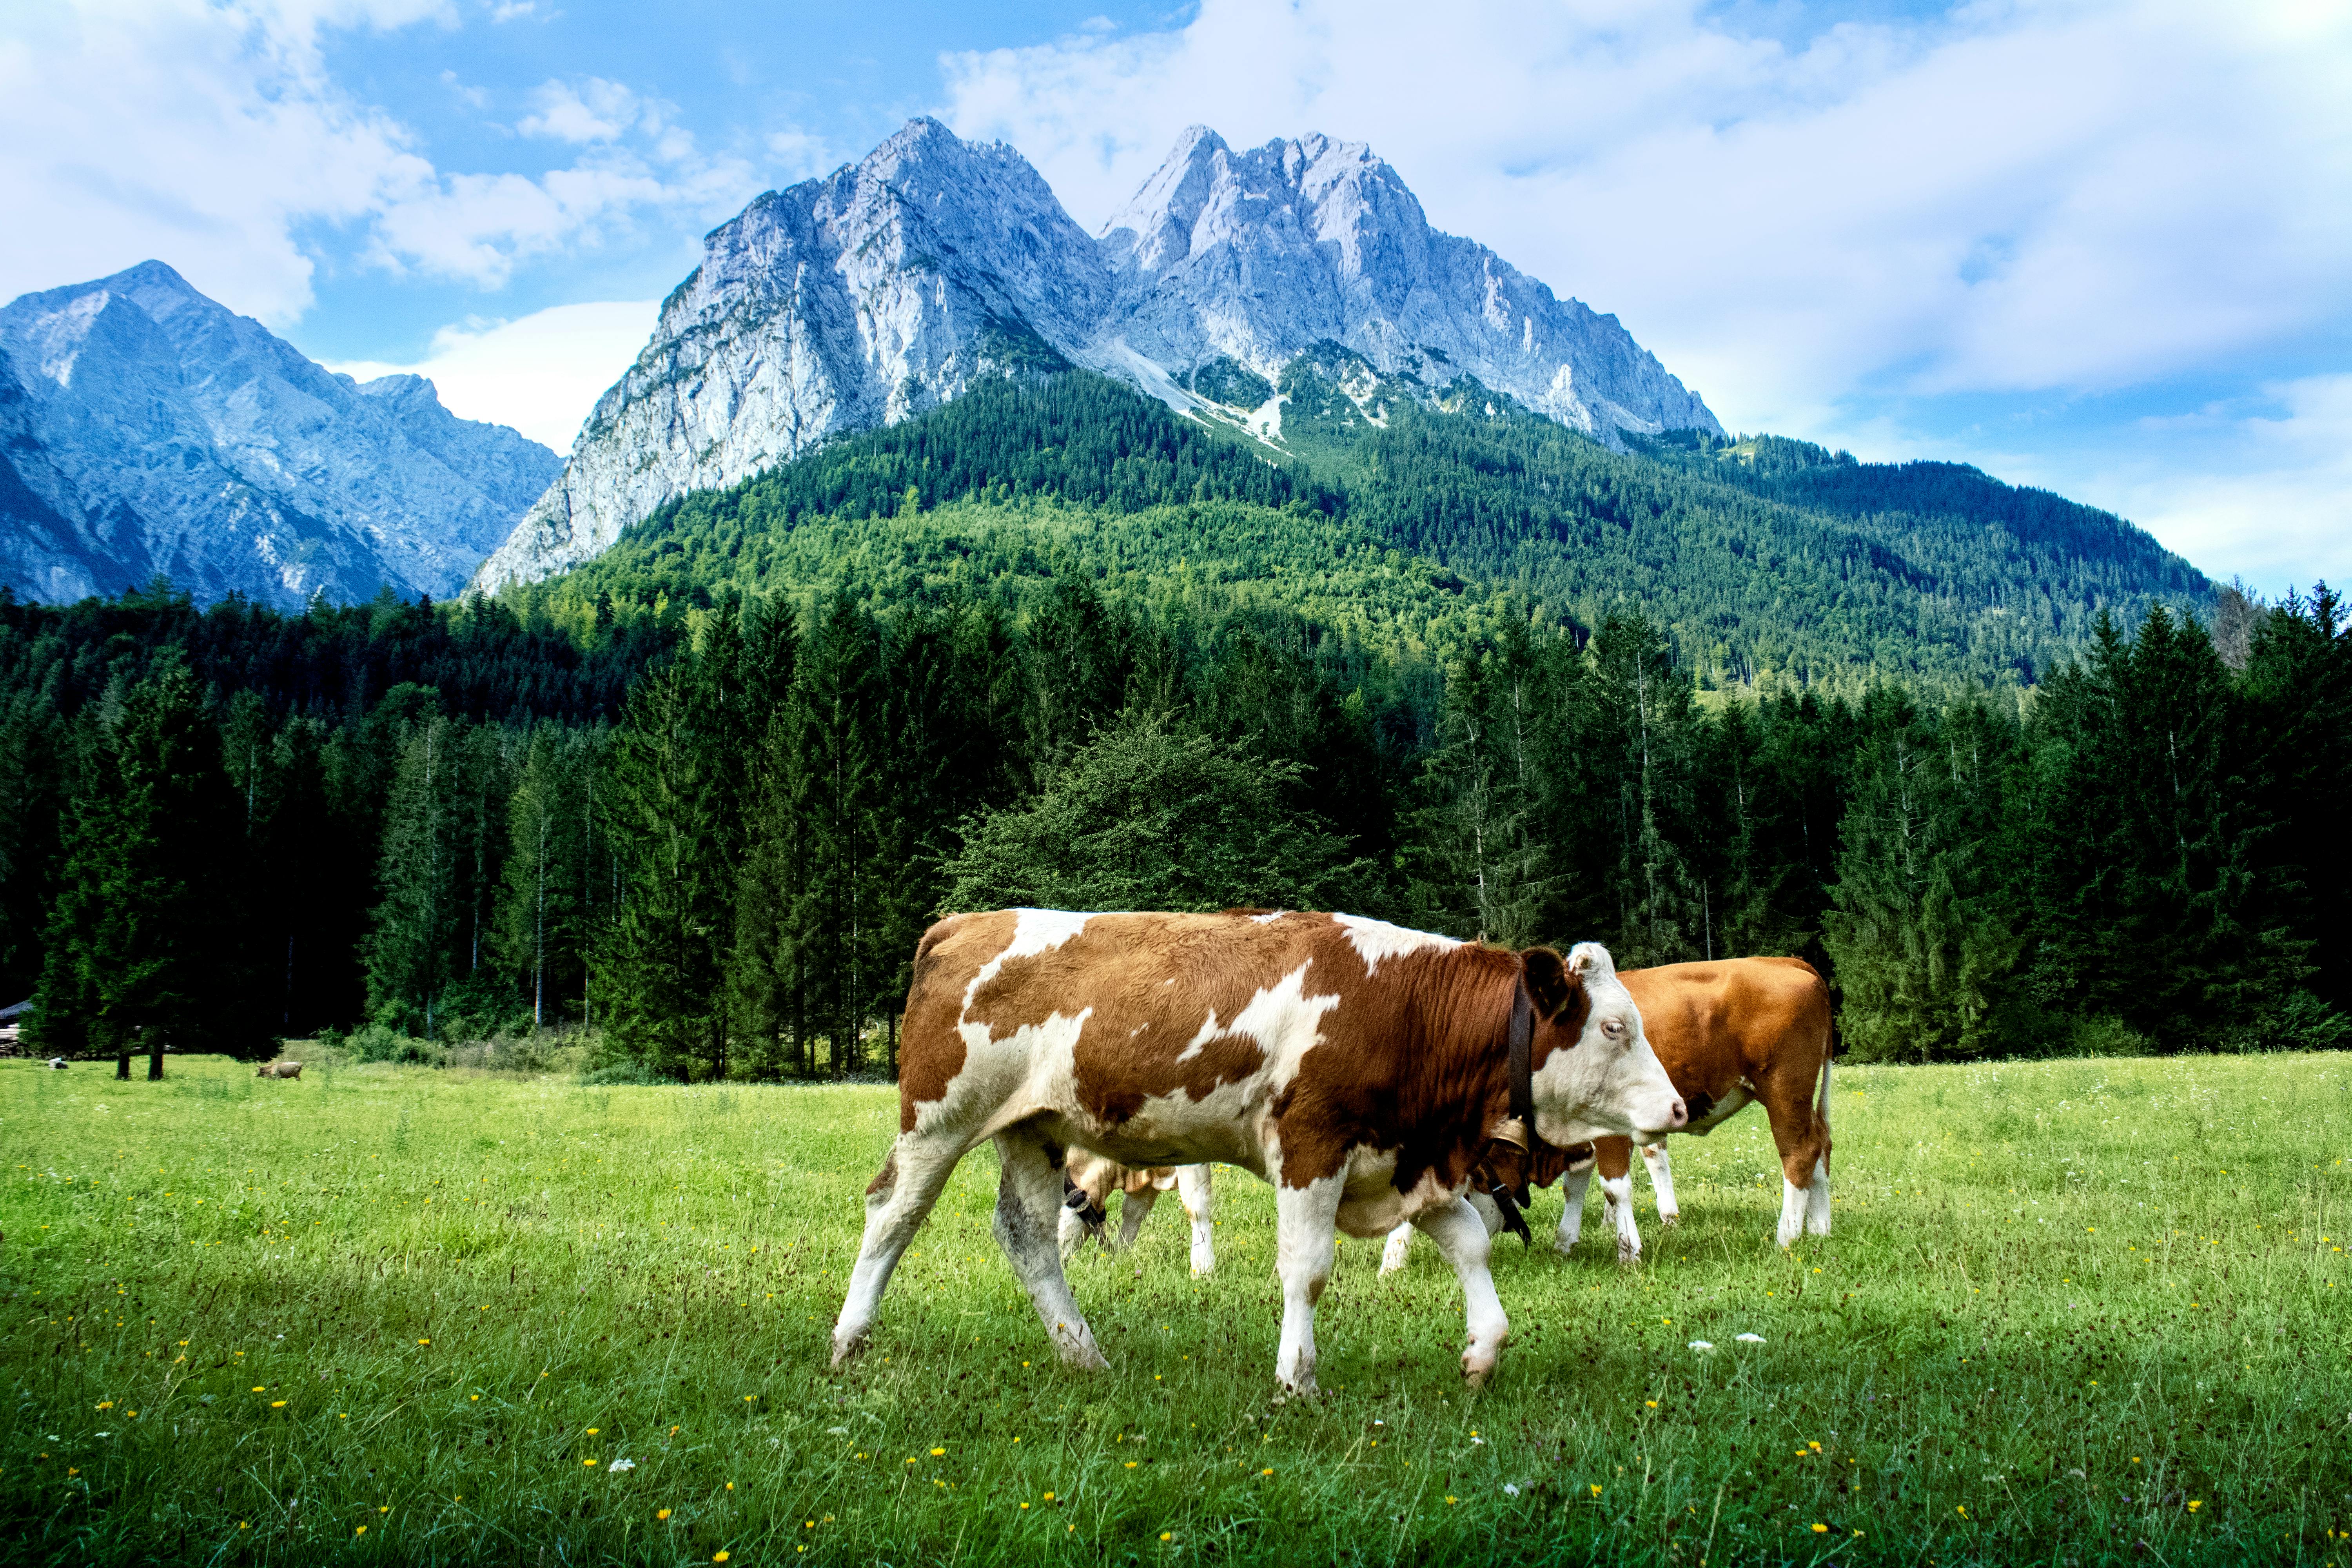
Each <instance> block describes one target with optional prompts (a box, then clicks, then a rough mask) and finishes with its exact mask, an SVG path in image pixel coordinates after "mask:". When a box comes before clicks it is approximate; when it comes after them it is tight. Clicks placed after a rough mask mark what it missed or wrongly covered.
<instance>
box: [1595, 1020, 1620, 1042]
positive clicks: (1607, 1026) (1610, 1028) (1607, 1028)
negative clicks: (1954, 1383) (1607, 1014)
mask: <svg viewBox="0 0 2352 1568" xmlns="http://www.w3.org/2000/svg"><path fill="white" fill-rule="evenodd" d="M1601 1033H1602V1034H1604V1035H1606V1036H1608V1037H1610V1038H1611V1039H1612V1040H1615V1039H1622V1038H1623V1037H1624V1034H1625V1026H1624V1025H1622V1024H1621V1023H1619V1022H1618V1021H1617V1020H1616V1019H1614V1018H1611V1019H1608V1020H1606V1021H1605V1022H1603V1023H1602V1024H1601Z"/></svg>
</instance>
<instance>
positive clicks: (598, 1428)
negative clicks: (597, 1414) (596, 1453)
mask: <svg viewBox="0 0 2352 1568" xmlns="http://www.w3.org/2000/svg"><path fill="white" fill-rule="evenodd" d="M603 1430H604V1428H603V1427H602V1426H591V1427H589V1428H588V1436H591V1437H593V1436H595V1435H596V1434H597V1433H599V1432H602V1431H603Z"/></svg>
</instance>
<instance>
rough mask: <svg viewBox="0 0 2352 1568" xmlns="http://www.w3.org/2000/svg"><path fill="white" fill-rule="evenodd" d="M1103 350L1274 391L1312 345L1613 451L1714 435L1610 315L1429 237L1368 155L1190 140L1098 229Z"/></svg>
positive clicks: (1307, 146)
mask: <svg viewBox="0 0 2352 1568" xmlns="http://www.w3.org/2000/svg"><path fill="white" fill-rule="evenodd" d="M1103 245H1104V248H1105V252H1106V256H1107V258H1108V260H1109V261H1110V263H1111V266H1112V268H1113V270H1114V273H1115V275H1116V277H1117V279H1118V302H1117V305H1116V306H1115V309H1114V312H1113V317H1112V320H1111V321H1110V322H1109V323H1108V325H1107V327H1106V329H1105V331H1106V334H1107V335H1116V336H1118V337H1119V338H1122V339H1124V341H1125V342H1126V343H1127V344H1128V346H1129V347H1130V348H1132V349H1134V350H1136V351H1137V352H1138V353H1141V354H1142V355H1144V356H1145V357H1146V358H1148V359H1150V360H1152V361H1153V362H1155V363H1159V364H1160V365H1163V366H1166V367H1168V368H1169V369H1170V370H1171V372H1172V373H1176V374H1179V375H1180V378H1181V373H1182V372H1183V371H1185V370H1186V369H1188V368H1190V367H1192V366H1195V365H1201V364H1204V363H1211V362H1213V361H1215V360H1217V359H1219V358H1220V357H1226V358H1230V359H1232V360H1234V361H1235V362H1237V363H1240V364H1242V365H1244V366H1247V367H1249V368H1250V369H1252V370H1254V371H1256V372H1258V373H1260V374H1264V375H1265V376H1267V377H1269V378H1278V377H1279V375H1280V374H1281V372H1282V371H1283V370H1284V368H1285V367H1286V366H1287V365H1288V364H1289V363H1290V362H1291V361H1292V360H1294V359H1295V358H1297V356H1298V355H1299V354H1301V353H1305V352H1306V351H1307V349H1309V348H1310V347H1312V346H1314V345H1315V344H1316V343H1317V342H1321V341H1329V342H1337V343H1339V344H1341V345H1343V346H1344V347H1347V348H1349V349H1352V350H1354V351H1355V352H1356V353H1359V354H1361V355H1362V356H1363V357H1364V358H1365V359H1366V360H1367V361H1369V362H1370V363H1371V365H1372V366H1373V367H1374V368H1375V369H1377V370H1378V371H1380V372H1381V374H1383V375H1389V376H1405V377H1411V378H1412V379H1417V380H1420V381H1423V382H1424V383H1426V384H1429V385H1430V386H1431V387H1432V388H1435V387H1438V386H1442V385H1444V384H1447V383H1449V382H1451V381H1453V380H1454V379H1455V377H1457V376H1459V375H1463V374H1468V375H1472V376H1475V377H1476V378H1477V379H1478V380H1479V381H1480V382H1482V383H1484V384H1486V385H1487V386H1489V387H1492V388H1494V389H1495V390H1496V391H1498V392H1504V393H1507V394H1509V395H1511V396H1512V397H1514V398H1516V399H1517V400H1518V401H1519V402H1521V403H1523V404H1525V405H1527V406H1528V407H1529V408H1531V409H1534V410H1535V411H1536V412H1538V413H1539V414H1544V415H1548V416H1550V417H1552V418H1554V419H1557V420H1559V422H1560V423H1561V424H1563V425H1567V426H1571V427H1573V428H1575V429H1579V430H1582V431H1584V432H1585V433H1587V434H1588V435H1592V436H1597V437H1601V439H1603V440H1607V441H1612V442H1614V441H1615V440H1616V439H1617V437H1618V432H1619V431H1621V430H1634V431H1639V432H1641V433H1643V434H1644V435H1652V434H1655V433H1656V432H1658V431H1659V430H1662V429H1684V428H1695V429H1701V430H1706V431H1708V432H1709V433H1711V434H1720V433H1721V431H1722V426H1720V425H1718V424H1717V422H1716V418H1715V416H1714V415H1713V414H1711V413H1709V412H1708V411H1707V407H1706V404H1704V403H1702V402H1701V401H1700V400H1699V398H1698V396H1697V395H1696V394H1695V393H1692V392H1689V391H1687V390H1685V387H1684V386H1683V384H1682V383H1681V382H1679V381H1677V380H1675V378H1674V377H1673V376H1671V375H1669V374H1666V370H1665V367H1664V365H1661V364H1660V363H1658V362H1657V360H1656V359H1655V358H1654V356H1653V355H1651V354H1650V353H1648V352H1647V351H1645V350H1644V349H1643V347H1642V346H1641V345H1640V344H1639V343H1636V342H1634V341H1633V336H1632V334H1630V333H1629V332H1627V331H1625V329H1624V328H1623V327H1622V326H1620V325H1619V324H1618V322H1617V319H1616V318H1615V317H1614V316H1602V315H1597V314H1595V313H1594V312H1593V311H1592V310H1590V309H1588V308H1587V307H1586V306H1584V305H1583V304H1581V303H1580V302H1579V301H1577V300H1566V301H1562V300H1559V299H1557V298H1555V297H1554V296H1553V294H1552V291H1551V290H1550V289H1547V288H1546V287H1544V286H1543V285H1542V284H1541V283H1538V282H1537V281H1536V280H1535V279H1532V278H1529V277H1528V276H1527V275H1526V274H1525V273H1523V272H1520V271H1519V270H1518V269H1517V268H1514V267H1512V266H1510V265H1509V264H1508V263H1507V262H1506V261H1504V260H1503V259H1502V258H1500V257H1498V256H1496V254H1495V253H1494V252H1493V251H1491V250H1489V249H1487V248H1486V247H1485V246H1483V245H1479V244H1476V243H1475V242H1474V241H1471V240H1467V239H1459V238H1456V237H1454V236H1453V235H1450V234H1441V233H1439V232H1438V231H1437V230H1435V229H1433V228H1432V227H1431V226H1429V220H1428V218H1427V217H1426V216H1423V213H1422V210H1421V203H1420V202H1419V201H1417V200H1416V199H1414V196H1413V194H1412V192H1411V191H1409V190H1407V189H1406V188H1405V185H1404V182H1403V181H1402V180H1401V179H1399V178H1398V177H1397V174H1396V171H1395V170H1393V169H1391V168H1390V167H1389V166H1388V164H1386V163H1382V162H1381V160H1380V159H1378V158H1375V157H1373V156H1372V154H1371V151H1370V148H1368V147H1366V146H1364V145H1363V144H1362V143H1360V142H1333V141H1331V140H1329V139H1328V138H1327V137H1322V136H1307V137H1303V138H1301V139H1299V140H1297V141H1295V142H1286V141H1276V142H1268V143H1267V144H1266V145H1265V146H1264V147H1259V148H1255V149H1253V150H1251V151H1248V152H1243V153H1236V152H1234V150H1233V149H1232V148H1230V147H1228V146H1227V145H1226V144H1225V142H1224V140H1223V138H1222V137H1220V136H1218V135H1217V133H1216V132H1213V131H1210V130H1207V129H1206V128H1204V127H1201V126H1195V127H1193V128H1192V130H1190V131H1188V132H1185V133H1184V137H1183V140H1182V141H1181V142H1179V143H1178V144H1177V147H1176V151H1175V152H1174V153H1172V154H1171V156H1170V157H1169V159H1168V161H1167V162H1166V163H1163V164H1161V165H1160V170H1159V172H1158V173H1157V174H1153V175H1152V176H1151V178H1150V180H1148V181H1146V182H1145V183H1144V185H1143V188H1142V189H1141V190H1140V191H1139V192H1137V193H1136V196H1135V199H1134V200H1133V201H1132V202H1130V203H1129V205H1128V207H1127V210H1126V211H1124V212H1122V213H1120V214H1119V215H1118V216H1116V217H1114V218H1112V219H1111V220H1110V222H1109V223H1108V225H1106V226H1104V229H1103Z"/></svg>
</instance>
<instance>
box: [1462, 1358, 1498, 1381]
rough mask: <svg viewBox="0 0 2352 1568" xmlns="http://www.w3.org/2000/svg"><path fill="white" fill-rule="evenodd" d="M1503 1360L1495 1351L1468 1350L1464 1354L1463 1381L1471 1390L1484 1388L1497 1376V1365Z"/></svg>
mask: <svg viewBox="0 0 2352 1568" xmlns="http://www.w3.org/2000/svg"><path fill="white" fill-rule="evenodd" d="M1501 1359H1502V1358H1501V1357H1500V1356H1498V1355H1496V1352H1493V1351H1478V1350H1466V1351H1464V1352H1462V1381H1463V1383H1464V1384H1466V1385H1467V1386H1469V1387H1471V1388H1484V1387H1486V1380H1487V1379H1488V1378H1490V1377H1492V1376H1494V1375H1495V1363H1496V1362H1497V1361H1499V1360H1501Z"/></svg>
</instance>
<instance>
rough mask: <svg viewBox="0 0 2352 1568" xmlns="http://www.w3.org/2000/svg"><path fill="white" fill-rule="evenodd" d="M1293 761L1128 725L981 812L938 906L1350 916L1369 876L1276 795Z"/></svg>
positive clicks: (1328, 834) (1135, 720)
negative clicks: (1032, 789)
mask: <svg viewBox="0 0 2352 1568" xmlns="http://www.w3.org/2000/svg"><path fill="white" fill-rule="evenodd" d="M1305 772H1306V770H1305V768H1304V767H1303V766H1301V765H1300V764H1298V763H1267V762H1265V761H1264V760H1263V759H1262V758H1260V757H1257V756H1255V755H1253V754H1252V753H1251V752H1250V751H1249V749H1248V748H1247V747H1245V746H1244V745H1242V744H1241V743H1239V742H1219V741H1216V740H1213V739H1212V738H1211V737H1209V736H1207V735H1202V734H1184V733H1180V732H1175V731H1171V730H1170V729H1169V728H1168V726H1167V724H1166V723H1165V721H1162V720H1160V719H1159V718H1156V717H1153V716H1150V715H1146V714H1129V715H1127V716H1126V717H1124V718H1123V719H1122V720H1121V721H1119V722H1118V723H1117V724H1114V725H1112V726H1110V727H1109V728H1107V729H1105V730H1103V731H1100V732H1098V733H1097V735H1096V736H1095V737H1094V739H1093V740H1092V741H1090V742H1088V743H1087V745H1086V746H1084V747H1083V748H1081V749H1080V750H1078V751H1077V752H1075V753H1074V754H1072V755H1071V756H1070V758H1069V760H1068V761H1067V762H1066V763H1063V764H1062V765H1061V766H1060V767H1058V768H1056V769H1055V771H1054V772H1053V773H1050V774H1048V776H1047V777H1046V778H1045V780H1044V781H1043V782H1042V784H1041V786H1040V787H1039V789H1038V791H1037V793H1036V795H1034V797H1032V798H1030V799H1028V800H1024V802H1022V803H1021V804H1020V805H1016V806H1008V807H1004V808H1002V809H999V810H996V811H992V812H986V813H983V814H982V816H980V817H979V819H978V820H976V821H975V822H973V823H972V824H971V826H970V827H969V828H968V829H967V831H966V833H965V835H964V845H963V848H962V850H961V853H959V854H958V855H956V856H955V857H954V858H952V859H950V861H949V862H948V863H947V867H946V870H947V874H948V876H949V877H950V879H952V881H951V885H950V888H949V889H948V892H947V896H946V898H945V900H943V907H944V908H946V909H949V910H989V909H1003V908H1005V907H1007V906H1026V907H1043V908H1047V909H1076V910H1221V909H1234V908H1241V907H1253V906H1255V907H1260V908H1267V909H1272V908H1276V907H1284V906H1287V907H1293V908H1300V907H1303V908H1307V909H1322V908H1334V909H1345V908H1356V907H1360V903H1359V900H1356V899H1355V898H1353V897H1351V896H1350V895H1351V894H1353V893H1354V892H1355V891H1356V890H1357V886H1358V884H1360V882H1361V881H1362V880H1364V879H1365V878H1366V874H1367V871H1368V869H1369V868H1368V867H1367V866H1366V865H1365V863H1364V862H1363V861H1361V860H1349V858H1347V855H1348V849H1349V845H1348V841H1347V840H1346V839H1345V838H1344V837H1341V836H1339V834H1337V833H1334V832H1332V831H1331V829H1330V827H1329V826H1328V824H1326V823H1324V822H1323V821H1321V820H1320V819H1319V818H1318V817H1316V816H1312V815H1311V814H1309V813H1307V812H1303V811H1299V810H1297V809H1295V808H1293V807H1291V806H1289V805H1287V804H1286V800H1285V797H1286V795H1288V794H1289V793H1291V792H1292V791H1293V790H1295V789H1296V788H1297V786H1298V785H1300V784H1302V783H1303V781H1304V774H1305Z"/></svg>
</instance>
